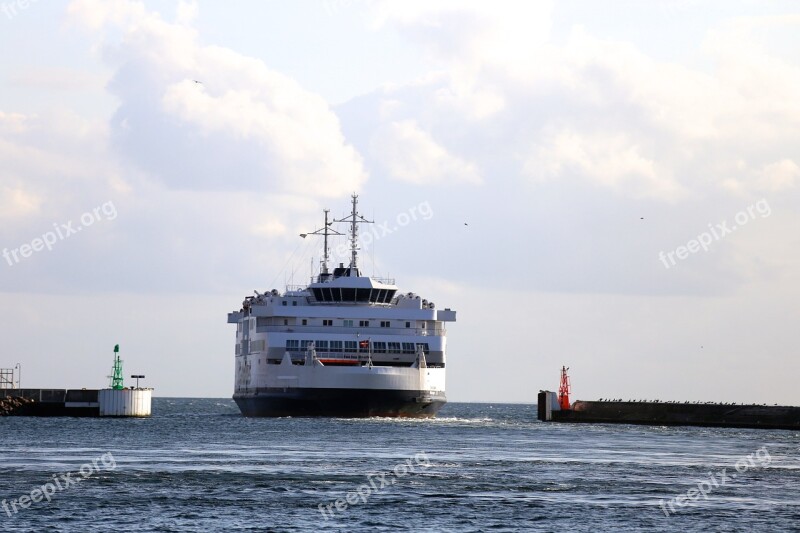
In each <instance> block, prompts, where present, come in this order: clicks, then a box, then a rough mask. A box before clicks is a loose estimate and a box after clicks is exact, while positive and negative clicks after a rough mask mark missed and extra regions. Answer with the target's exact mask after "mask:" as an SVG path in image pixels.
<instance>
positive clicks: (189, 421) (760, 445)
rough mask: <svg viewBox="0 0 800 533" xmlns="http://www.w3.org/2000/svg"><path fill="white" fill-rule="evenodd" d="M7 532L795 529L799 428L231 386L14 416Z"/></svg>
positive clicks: (1, 440)
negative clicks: (264, 414)
mask: <svg viewBox="0 0 800 533" xmlns="http://www.w3.org/2000/svg"><path fill="white" fill-rule="evenodd" d="M0 500H2V501H0V531H3V532H5V531H37V532H38V531H165V532H166V531H203V532H205V531H319V530H322V531H401V530H413V531H559V532H560V531H680V532H684V531H743V532H744V531H799V530H800V433H798V432H796V431H769V430H743V429H711V428H688V427H658V426H625V425H603V424H597V425H589V424H585V425H575V424H555V423H542V422H539V421H537V420H536V411H535V406H532V405H508V404H458V403H451V404H448V405H447V406H445V407H444V409H443V410H442V411H441V412H440V414H439V416H438V417H437V418H436V419H433V420H411V419H387V418H375V419H324V418H280V419H254V418H243V417H242V416H241V415H240V414H239V412H238V409H237V408H236V406H235V404H234V403H233V402H232V401H231V400H229V399H170V398H155V399H154V400H153V416H152V417H151V418H147V419H97V418H84V419H80V418H26V417H8V418H0Z"/></svg>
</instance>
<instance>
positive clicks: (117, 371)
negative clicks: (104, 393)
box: [111, 344, 125, 390]
mask: <svg viewBox="0 0 800 533" xmlns="http://www.w3.org/2000/svg"><path fill="white" fill-rule="evenodd" d="M111 388H112V389H114V390H122V389H123V388H125V387H124V385H123V384H122V359H120V358H119V344H115V345H114V373H113V374H112V376H111Z"/></svg>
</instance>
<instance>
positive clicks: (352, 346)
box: [344, 341, 357, 353]
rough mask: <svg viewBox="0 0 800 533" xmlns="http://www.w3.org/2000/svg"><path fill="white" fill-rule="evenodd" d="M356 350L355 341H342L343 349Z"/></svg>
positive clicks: (347, 350)
mask: <svg viewBox="0 0 800 533" xmlns="http://www.w3.org/2000/svg"><path fill="white" fill-rule="evenodd" d="M356 350H357V346H356V341H344V351H345V352H352V353H355V352H356Z"/></svg>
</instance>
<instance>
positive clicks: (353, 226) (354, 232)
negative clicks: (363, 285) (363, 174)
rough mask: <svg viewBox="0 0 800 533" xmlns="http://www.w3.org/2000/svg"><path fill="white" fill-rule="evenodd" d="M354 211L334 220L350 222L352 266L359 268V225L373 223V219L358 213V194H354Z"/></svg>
mask: <svg viewBox="0 0 800 533" xmlns="http://www.w3.org/2000/svg"><path fill="white" fill-rule="evenodd" d="M352 198H353V211H352V212H351V213H350V215H349V216H346V217H344V218H342V219H340V220H334V222H349V223H350V268H357V267H358V264H357V257H358V225H359V224H373V223H374V221H373V220H367V219H366V218H364V217H362V216H361V215H359V214H358V210H357V209H356V207H357V206H358V195H357V194H353V196H352Z"/></svg>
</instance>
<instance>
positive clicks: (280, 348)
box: [228, 195, 456, 417]
mask: <svg viewBox="0 0 800 533" xmlns="http://www.w3.org/2000/svg"><path fill="white" fill-rule="evenodd" d="M357 206H358V197H357V195H353V196H352V211H351V214H350V215H349V216H348V217H345V218H343V219H340V220H333V221H329V220H328V211H327V210H326V211H325V223H324V226H323V227H322V228H321V229H319V230H317V231H314V232H311V233H308V234H303V235H301V236H303V237H307V236H310V235H319V236H322V237H323V238H324V249H323V260H322V262H321V265H320V271H319V274H318V275H317V276H315V277H314V278H313V279H312V280H311V283H310V284H309V285H308V286H306V287H287V289H286V290H285V291H284V292H279V291H278V290H276V289H272V290H270V291H268V292H264V293H259V292H258V291H254V292H255V296H248V297H246V298H245V300H244V302H243V303H242V308H241V309H240V310H239V311H234V312H232V313H229V314H228V322H229V323H232V324H236V348H235V353H236V375H235V389H234V395H233V398H234V400H235V401H236V403H237V405H238V406H239V409H240V410H241V411H242V414H244V415H245V416H349V417H361V416H408V417H432V416H434V415H435V414H436V412H437V411H438V410H439V409H440V408H441V407H442V406H443V405H444V404H445V402H446V396H445V362H446V347H447V346H446V345H447V342H446V329H445V323H446V322H454V321H455V320H456V312H455V311H452V310H450V309H444V310H439V309H436V306H435V305H434V303H433V302H429V301H428V300H426V299H424V298H421V297H420V296H419V295H417V294H414V293H412V292H406V293H401V292H400V290H399V288H398V287H397V285H395V283H394V280H391V279H379V278H374V277H369V276H365V275H362V273H361V271H360V270H359V268H358V226H359V224H362V223H369V221H367V220H365V219H364V218H363V217H362V216H361V215H359V214H358V211H357ZM333 223H344V224H347V225H348V226H349V239H350V263H349V265H347V266H345V265H344V263H339V266H338V267H335V268H333V269H332V270H331V269H330V268H329V265H328V262H329V258H330V253H329V247H328V240H329V237H330V236H332V235H342V234H341V233H339V232H338V231H336V230H335V229H333V228H332V225H333Z"/></svg>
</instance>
